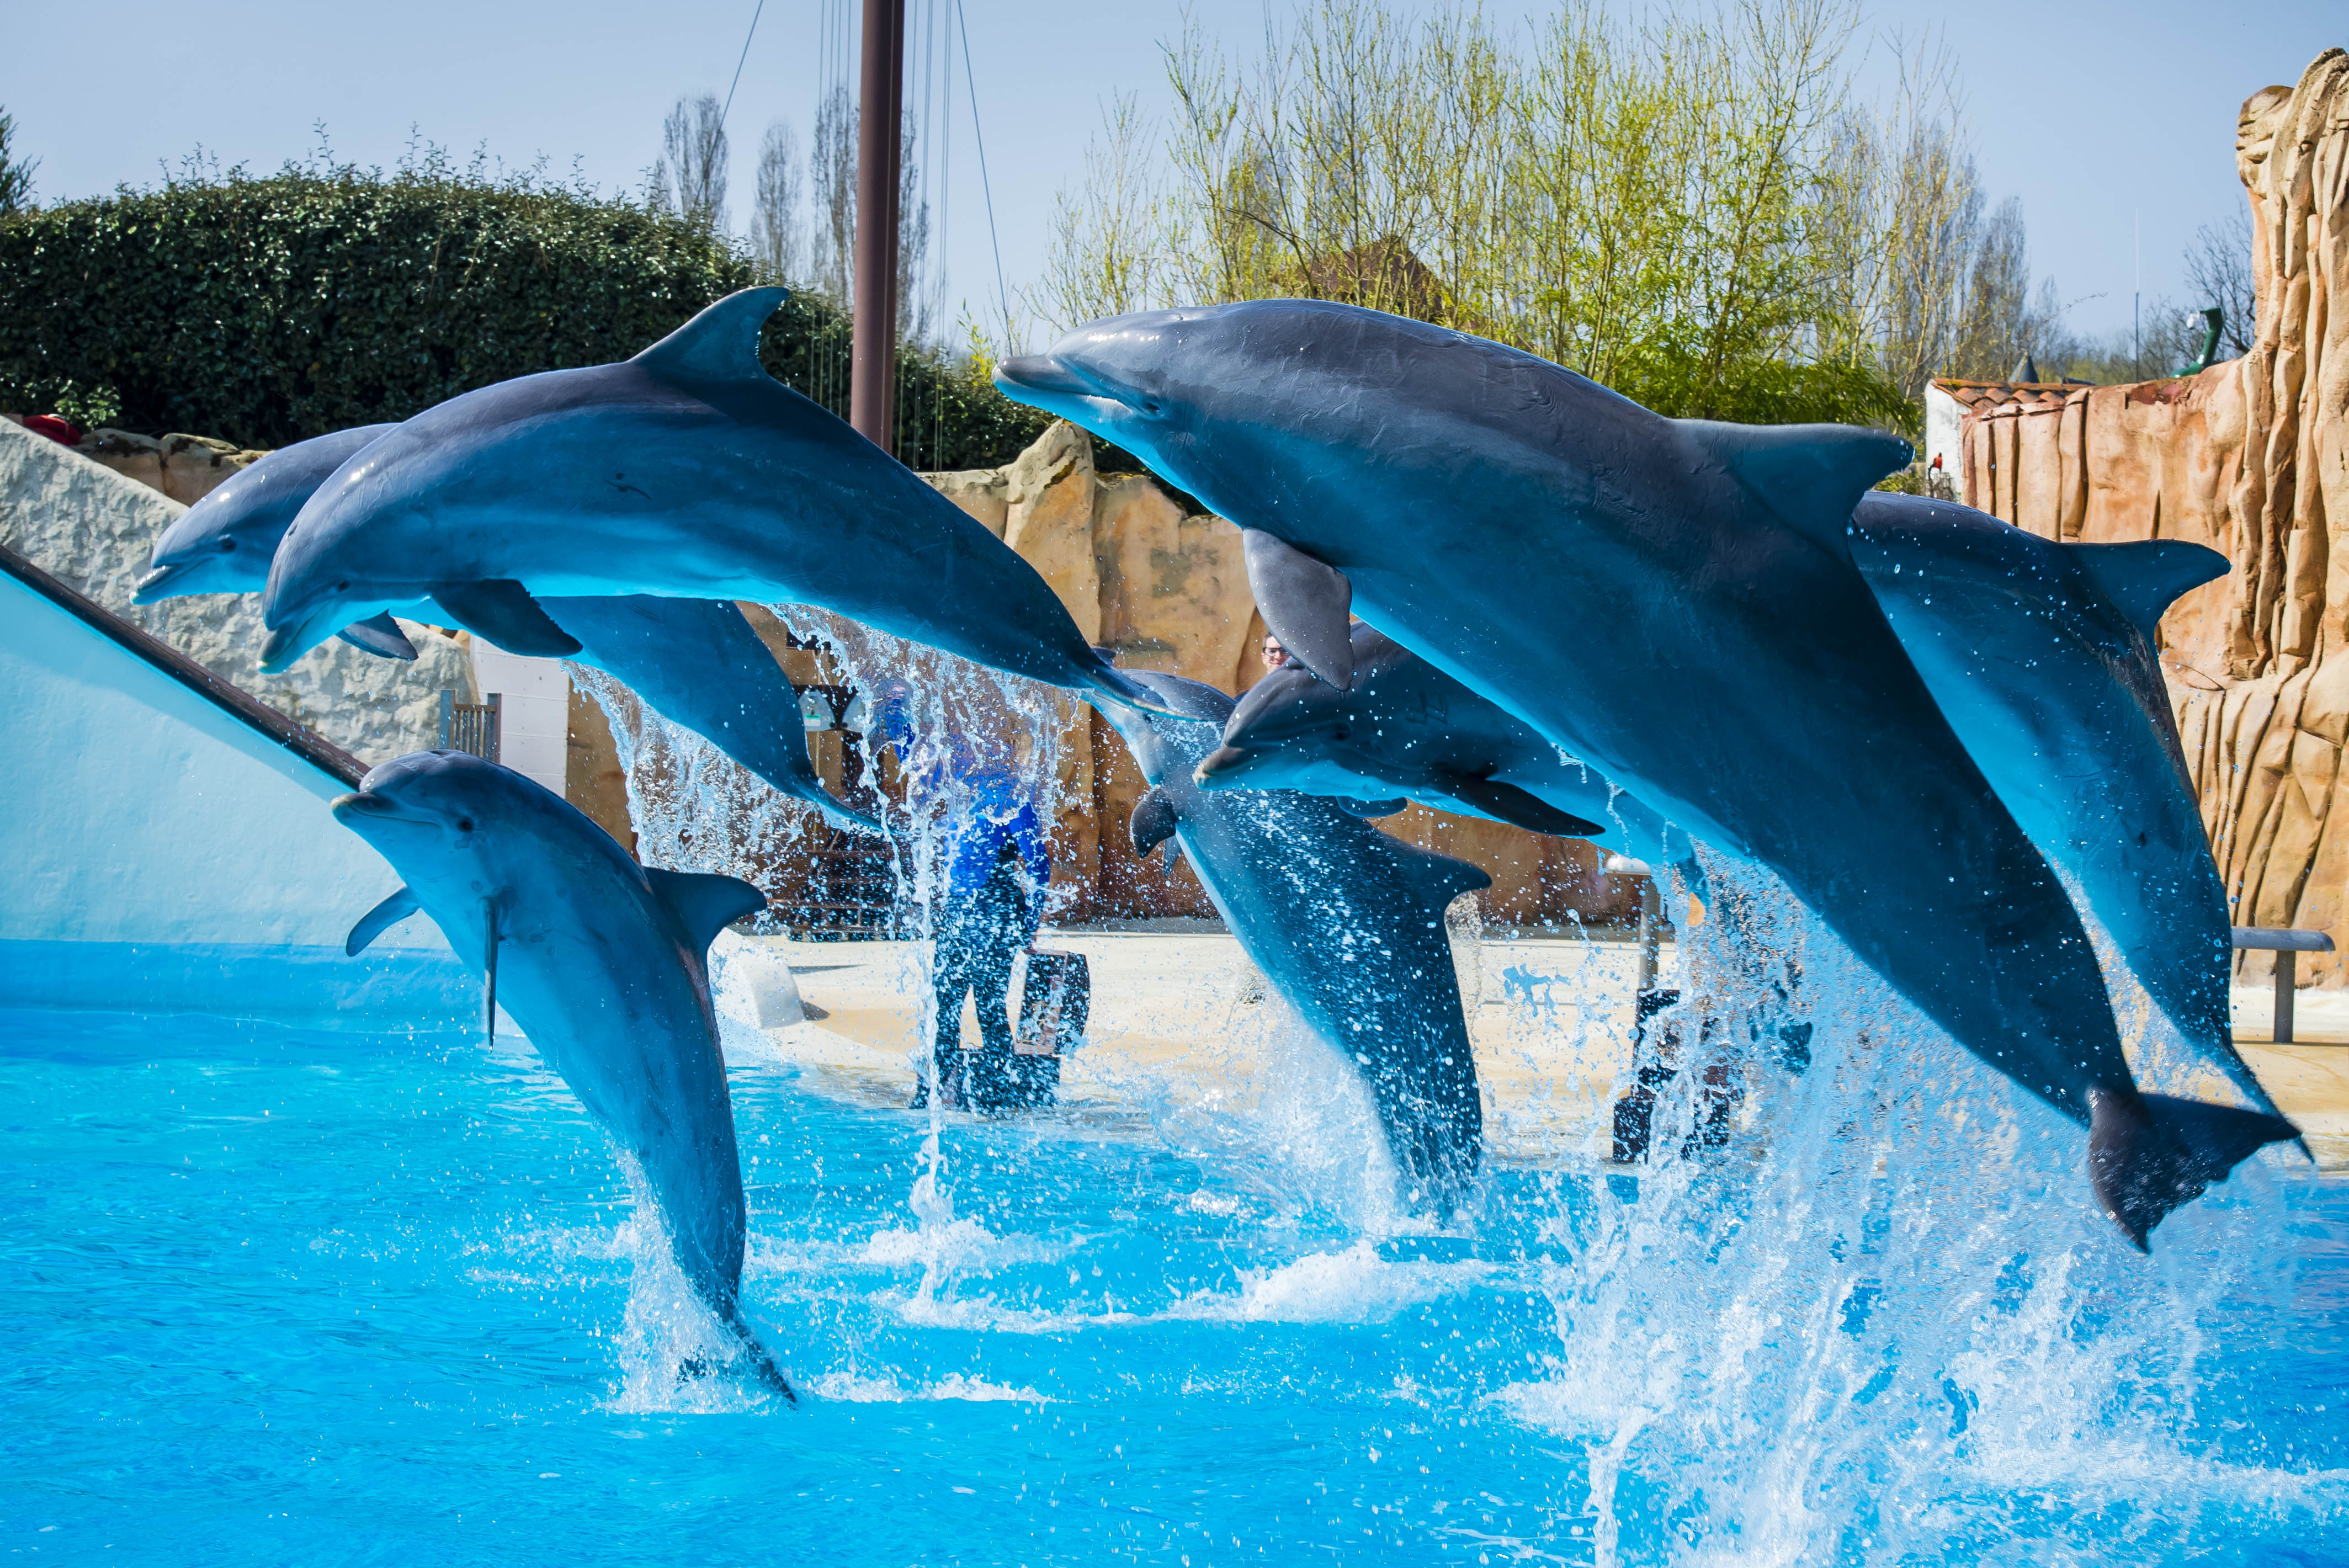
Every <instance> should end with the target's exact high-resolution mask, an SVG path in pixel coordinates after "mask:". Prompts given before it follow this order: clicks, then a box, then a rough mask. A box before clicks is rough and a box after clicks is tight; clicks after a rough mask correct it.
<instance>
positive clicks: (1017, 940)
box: [875, 681, 1052, 1111]
mask: <svg viewBox="0 0 2349 1568" xmlns="http://www.w3.org/2000/svg"><path fill="white" fill-rule="evenodd" d="M879 696H880V701H879V702H878V703H877V704H875V718H876V721H877V725H878V727H879V730H880V733H881V735H882V736H883V738H885V740H886V742H887V743H888V744H889V745H890V746H891V747H892V748H895V751H896V753H897V758H898V761H899V763H900V765H901V766H902V767H904V769H905V778H906V793H907V797H908V799H907V804H908V806H909V807H910V808H911V810H913V812H914V814H915V815H916V818H920V817H924V816H927V815H928V814H929V813H930V811H931V810H934V809H937V810H941V814H942V815H943V818H944V820H943V823H942V828H943V830H944V832H945V834H946V843H945V847H944V852H943V854H942V856H941V861H940V866H939V888H938V897H937V901H936V911H937V920H936V932H937V953H936V958H935V959H934V960H933V962H932V964H931V966H930V979H931V985H932V989H933V995H935V997H936V1004H937V1014H936V1016H937V1033H936V1056H935V1059H936V1063H937V1075H938V1082H939V1084H940V1086H941V1092H942V1093H943V1094H944V1096H945V1098H946V1103H947V1104H948V1105H951V1106H954V1107H957V1109H968V1110H976V1111H999V1110H1005V1109H1012V1108H1014V1107H1016V1106H1019V1105H1021V1104H1024V1103H1026V1100H1027V1097H1026V1096H1025V1095H1024V1094H1023V1093H1022V1091H1021V1089H1020V1088H1019V1079H1018V1077H1017V1075H1016V1073H1015V1072H1014V1068H1013V1061H1012V1048H1011V1016H1010V1005H1009V1004H1010V995H1011V965H1012V961H1013V960H1014V959H1016V958H1017V957H1018V956H1019V954H1020V952H1021V951H1022V950H1024V949H1026V948H1027V947H1029V946H1030V945H1032V944H1034V942H1035V940H1036V933H1037V930H1038V928H1039V927H1040V925H1041V924H1042V923H1043V915H1044V892H1045V890H1046V888H1047V887H1049V886H1050V882H1051V879H1052V856H1051V851H1050V846H1049V845H1048V844H1047V843H1046V841H1045V834H1044V826H1043V821H1042V820H1041V819H1040V817H1039V816H1038V814H1037V810H1036V803H1035V799H1034V798H1033V790H1032V789H1031V788H1030V785H1029V784H1028V782H1027V781H1026V780H1025V779H1022V778H1021V777H1020V776H1019V772H1018V770H1017V769H1015V768H1014V767H1013V766H1012V764H1011V761H1010V758H1009V754H1008V752H1004V751H1002V749H1001V748H999V747H996V746H993V745H990V744H988V743H986V742H977V741H974V740H972V739H971V738H968V737H963V736H957V737H955V738H953V739H952V740H951V741H949V742H947V743H946V744H944V745H938V744H935V743H930V742H926V741H924V740H922V739H919V738H916V735H915V733H914V729H913V725H912V722H911V718H910V716H909V715H908V712H907V709H908V707H909V706H910V702H909V697H910V693H908V692H907V691H906V690H905V688H904V686H903V684H902V683H900V682H895V681H892V682H889V683H887V684H886V685H885V686H884V687H883V688H882V690H881V692H880V693H879ZM965 996H968V997H970V998H971V1001H972V1006H973V1007H974V1009H975V1010H976V1011H977V1013H978V1035H979V1044H978V1049H977V1050H975V1051H974V1050H968V1049H966V1048H965V1047H964V1045H963V1038H962V1000H963V998H964V997H965ZM928 1100H929V1086H928V1084H926V1083H924V1084H921V1085H919V1086H917V1087H916V1089H915V1092H914V1104H915V1105H916V1107H917V1108H918V1107H920V1106H923V1105H926V1104H927V1103H928Z"/></svg>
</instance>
